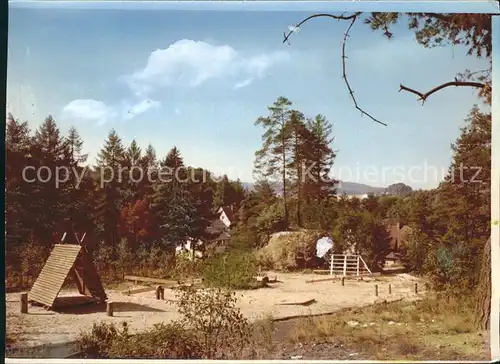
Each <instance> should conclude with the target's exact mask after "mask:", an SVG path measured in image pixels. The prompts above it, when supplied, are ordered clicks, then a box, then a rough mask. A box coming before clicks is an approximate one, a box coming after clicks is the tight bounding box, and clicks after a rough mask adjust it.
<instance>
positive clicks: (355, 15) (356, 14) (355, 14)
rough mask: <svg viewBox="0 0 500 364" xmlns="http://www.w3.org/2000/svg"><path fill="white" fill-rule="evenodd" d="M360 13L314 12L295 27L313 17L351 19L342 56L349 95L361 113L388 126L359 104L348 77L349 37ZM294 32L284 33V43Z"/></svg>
mask: <svg viewBox="0 0 500 364" xmlns="http://www.w3.org/2000/svg"><path fill="white" fill-rule="evenodd" d="M359 15H361V12H357V13H354V14H351V15H332V14H314V15H311V16H309V17H307V18H305V19H304V20H302V21H301V22H300V23H297V25H295V28H296V29H299V28H300V27H301V26H302V24H304V23H306V22H307V21H309V20H311V19H314V18H320V17H326V18H331V19H336V20H350V21H351V23H350V24H349V27H348V28H347V30H346V31H345V33H344V39H343V41H342V56H341V58H342V78H343V79H344V82H345V84H346V86H347V90H348V91H349V96H350V97H351V99H352V101H353V103H354V107H355V108H356V109H357V110H359V111H360V112H361V115H366V116H368V117H369V118H370V119H372V120H373V121H375V122H376V123H379V124H381V125H384V126H387V124H385V123H383V122H381V121H380V120H378V119H376V118H374V117H373V116H372V115H370V114H369V113H368V112H366V111H365V110H363V109H362V108H361V107H360V106H359V105H358V103H357V101H356V98H355V97H354V91H353V90H352V88H351V85H350V84H349V81H348V79H347V73H346V61H345V60H346V59H347V56H346V45H347V38H349V32H350V31H351V28H352V26H353V25H354V23H355V22H356V19H358V17H359ZM292 33H294V30H290V31H289V32H288V34H286V33H283V37H284V39H283V43H288V44H290V42H289V41H288V39H289V38H290V36H291V35H292Z"/></svg>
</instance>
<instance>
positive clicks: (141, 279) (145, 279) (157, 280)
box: [125, 276, 179, 284]
mask: <svg viewBox="0 0 500 364" xmlns="http://www.w3.org/2000/svg"><path fill="white" fill-rule="evenodd" d="M125 279H126V280H128V281H138V282H150V283H164V284H178V283H179V282H178V281H174V280H172V279H161V278H149V277H139V276H125Z"/></svg>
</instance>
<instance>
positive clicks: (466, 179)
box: [6, 97, 491, 289]
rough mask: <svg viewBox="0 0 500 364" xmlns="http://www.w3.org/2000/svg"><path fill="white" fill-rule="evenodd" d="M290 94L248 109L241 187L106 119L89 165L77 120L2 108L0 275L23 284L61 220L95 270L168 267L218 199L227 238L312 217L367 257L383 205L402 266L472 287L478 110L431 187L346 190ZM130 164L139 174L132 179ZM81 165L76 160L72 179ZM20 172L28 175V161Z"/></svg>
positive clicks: (265, 233) (249, 239) (317, 128)
mask: <svg viewBox="0 0 500 364" xmlns="http://www.w3.org/2000/svg"><path fill="white" fill-rule="evenodd" d="M291 106H292V103H291V102H290V101H289V100H287V99H286V98H284V97H280V98H278V99H277V100H276V102H275V103H274V104H273V105H271V106H270V107H269V113H268V115H267V116H263V117H261V118H259V119H258V120H257V121H256V125H257V126H260V127H262V128H263V137H262V147H261V148H260V149H259V150H258V151H257V152H256V160H255V171H256V172H257V173H258V175H259V176H260V179H259V180H258V181H257V183H256V184H255V185H254V186H253V189H252V190H250V191H247V190H245V188H244V187H243V184H242V183H241V182H240V181H230V180H229V179H228V178H227V176H223V177H222V178H216V176H213V175H212V174H211V173H210V171H208V170H204V169H202V168H192V167H190V166H187V165H185V164H184V161H183V159H182V155H181V151H179V150H178V149H177V148H176V147H173V148H172V149H171V150H170V151H169V152H168V153H167V155H165V156H164V157H162V158H157V156H156V153H155V149H154V148H153V146H151V145H149V146H147V147H146V148H145V150H142V149H141V148H140V147H139V146H138V145H137V143H136V142H135V141H132V142H131V143H130V145H128V146H126V145H125V144H124V142H123V141H122V140H121V138H120V137H119V135H118V134H117V133H116V132H115V131H111V132H110V133H109V135H108V137H107V139H106V140H105V142H104V146H103V147H102V149H101V151H100V153H99V154H98V158H97V160H96V163H95V165H93V166H88V165H86V163H87V156H86V155H85V154H84V152H83V150H84V147H83V141H82V139H81V138H80V136H79V135H78V132H77V131H76V129H74V128H71V129H70V131H69V133H68V135H61V133H60V131H59V129H58V126H57V123H56V121H55V120H54V119H53V118H52V117H50V116H49V117H47V118H46V119H45V121H44V123H43V124H42V125H41V126H40V127H39V128H38V129H37V130H35V131H34V132H32V131H31V130H30V128H29V124H28V122H21V121H19V120H16V119H15V118H14V117H13V116H12V115H10V116H9V118H8V121H7V140H6V228H7V238H6V253H7V261H6V262H7V278H8V280H9V279H10V281H11V283H10V285H11V286H23V285H26V284H29V283H30V282H31V281H32V280H33V279H34V278H36V274H38V272H39V269H40V268H41V265H42V264H43V262H44V259H45V257H46V256H47V254H48V252H49V248H50V247H51V246H52V245H53V244H54V243H55V242H56V241H57V240H59V239H60V237H61V235H62V233H63V232H64V231H65V225H64V224H65V222H66V221H71V222H72V223H73V224H74V225H76V226H77V227H78V229H79V230H81V231H86V232H87V234H90V235H91V238H93V239H95V240H96V241H97V242H98V249H97V252H96V254H97V257H96V260H97V264H98V266H99V269H100V271H101V273H102V274H103V275H104V273H103V272H114V273H113V274H111V276H113V275H116V274H118V273H120V274H123V273H125V272H127V271H130V270H133V271H134V272H139V271H140V270H145V271H147V273H148V274H157V275H163V276H165V275H168V274H171V273H172V272H173V270H174V269H173V268H172V267H173V266H175V265H177V266H178V265H179V262H177V264H176V262H175V261H173V260H172V258H173V256H174V255H175V254H174V253H173V251H174V250H175V247H176V246H178V245H179V244H182V243H185V242H186V241H188V240H194V241H198V240H201V241H210V239H211V238H213V236H210V234H209V233H208V232H207V229H206V228H207V226H208V225H209V224H210V222H211V221H212V220H213V219H215V218H216V217H217V216H216V211H217V209H218V208H219V207H221V206H229V205H231V206H233V209H234V211H235V212H236V213H235V218H236V226H235V227H234V228H232V232H231V235H232V239H231V242H230V244H231V249H233V250H234V251H238V252H251V251H253V250H255V249H257V248H259V247H261V246H263V245H264V244H266V243H267V241H268V239H269V237H270V235H271V234H272V233H274V232H277V231H282V230H287V229H292V230H293V229H299V228H304V229H314V230H320V231H324V232H325V233H327V234H329V235H331V236H332V237H333V239H334V240H335V246H336V248H337V249H344V248H347V247H348V246H350V245H351V244H352V243H355V244H356V248H357V249H358V250H359V252H360V253H361V254H362V255H363V256H364V257H366V260H367V261H368V262H369V264H370V265H371V266H372V268H373V269H377V268H380V267H381V266H382V264H383V263H384V257H385V256H386V254H387V253H388V251H389V236H388V233H387V229H386V223H385V222H386V220H387V219H388V218H395V219H397V220H399V221H400V223H401V225H404V226H406V233H405V236H404V241H403V245H402V249H404V253H406V264H407V266H408V268H410V269H412V270H414V271H416V272H418V273H421V274H428V275H430V276H431V278H432V279H433V281H434V282H435V283H436V287H442V288H443V287H444V286H452V287H454V288H463V289H471V288H472V287H473V286H474V285H475V284H476V283H477V281H478V274H479V273H478V272H479V268H480V266H479V264H478V263H479V262H480V260H479V256H480V254H481V253H482V251H483V250H484V249H483V248H484V245H485V242H486V240H487V238H488V237H489V234H490V200H489V198H490V174H491V173H490V171H491V167H490V161H491V115H490V114H485V113H482V112H480V111H479V110H478V109H477V108H474V109H473V110H472V111H471V113H470V115H469V117H468V119H467V124H466V126H465V127H464V128H463V129H462V132H461V135H460V137H459V138H458V139H457V141H456V143H455V144H454V145H453V147H452V148H453V160H452V163H451V165H450V170H449V174H448V176H447V178H446V179H445V181H443V182H442V183H441V184H440V186H439V187H438V188H436V189H434V190H431V191H416V192H412V193H410V192H409V191H405V193H404V194H401V195H402V196H378V197H377V196H369V197H368V198H366V199H363V200H359V199H355V198H354V199H349V198H347V197H345V196H337V195H336V189H335V186H336V183H337V181H336V180H335V179H334V178H331V177H330V176H331V173H330V169H331V167H332V165H333V163H334V160H335V156H336V153H337V151H335V150H333V149H332V141H333V136H332V126H331V124H330V122H329V121H328V120H326V119H325V117H323V116H321V115H317V116H314V117H312V118H308V117H306V116H305V115H304V114H303V113H301V112H300V111H299V110H295V109H293V108H292V107H291ZM26 166H33V167H34V168H35V170H42V169H40V167H42V166H43V167H44V169H43V171H45V172H43V173H48V171H51V173H52V174H53V175H54V174H55V173H56V170H58V168H59V170H60V169H61V167H65V168H66V169H67V170H69V171H75V172H71V173H69V175H68V177H67V180H66V181H65V182H63V183H62V182H61V183H60V185H59V186H56V184H55V181H54V180H48V181H47V182H43V181H41V180H35V181H32V182H26V181H25V180H23V170H25V167H26ZM134 167H136V168H134ZM164 168H167V169H169V170H174V171H177V177H178V178H171V179H169V180H168V181H165V180H162V178H161V176H160V175H159V174H160V173H162V170H163V169H164ZM140 170H142V171H147V172H148V174H149V177H148V178H142V179H141V178H139V177H140V176H138V175H137V174H138V173H140V172H139V171H140ZM82 171H87V173H85V174H84V177H83V178H82V179H81V180H80V178H79V177H78V176H81V175H82V174H81V173H82ZM103 171H105V173H104V172H103ZM131 171H132V172H131ZM30 173H31V174H30ZM43 173H41V174H42V175H43ZM111 174H113V176H114V178H111V177H112V176H111ZM25 176H27V177H28V178H29V179H30V180H32V179H33V178H34V172H33V170H31V171H28V172H26V173H25ZM44 176H45V175H44ZM44 176H42V177H44ZM118 177H119V178H118ZM44 178H45V177H44ZM238 254H239V253H238ZM241 254H243V253H241ZM227 261H231V259H229V260H227ZM233 261H234V262H235V264H236V265H241V264H242V262H241V261H239V260H238V259H236V258H235V260H233ZM245 264H246V263H245ZM145 274H146V273H145Z"/></svg>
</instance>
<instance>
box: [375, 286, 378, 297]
mask: <svg viewBox="0 0 500 364" xmlns="http://www.w3.org/2000/svg"><path fill="white" fill-rule="evenodd" d="M375 296H378V284H376V285H375Z"/></svg>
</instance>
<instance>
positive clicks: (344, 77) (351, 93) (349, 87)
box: [342, 17, 387, 126]
mask: <svg viewBox="0 0 500 364" xmlns="http://www.w3.org/2000/svg"><path fill="white" fill-rule="evenodd" d="M356 19H357V17H354V18H353V19H352V20H351V24H349V27H348V28H347V30H346V31H345V33H344V40H343V41H342V78H343V79H344V81H345V84H346V86H347V89H348V90H349V95H350V96H351V99H352V102H353V103H354V107H355V108H356V109H357V110H359V111H361V115H366V116H368V117H369V118H370V119H372V120H373V121H375V122H376V123H379V124H382V125H384V126H387V124H385V123H383V122H381V121H380V120H377V119H375V118H374V117H373V116H372V115H370V114H369V113H367V112H366V111H364V110H363V109H362V108H360V107H359V106H358V103H357V101H356V98H355V97H354V91H353V90H352V88H351V85H350V84H349V81H348V80H347V73H346V63H345V60H346V59H347V56H346V55H345V54H346V52H345V47H346V44H347V38H349V32H350V31H351V28H352V26H353V25H354V23H355V22H356Z"/></svg>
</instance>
